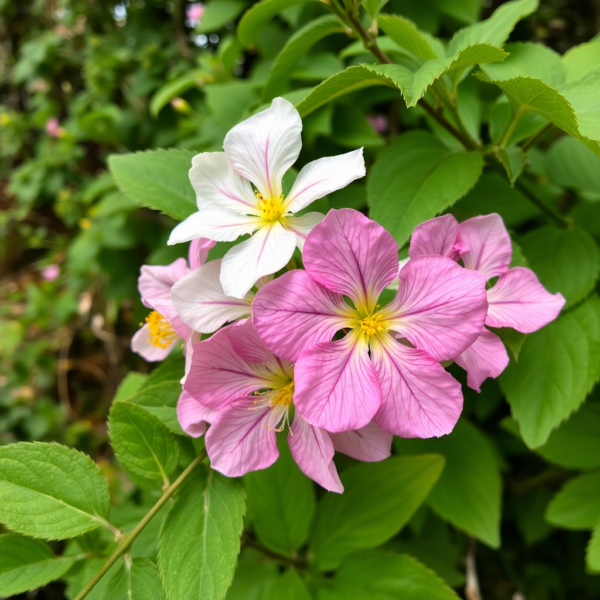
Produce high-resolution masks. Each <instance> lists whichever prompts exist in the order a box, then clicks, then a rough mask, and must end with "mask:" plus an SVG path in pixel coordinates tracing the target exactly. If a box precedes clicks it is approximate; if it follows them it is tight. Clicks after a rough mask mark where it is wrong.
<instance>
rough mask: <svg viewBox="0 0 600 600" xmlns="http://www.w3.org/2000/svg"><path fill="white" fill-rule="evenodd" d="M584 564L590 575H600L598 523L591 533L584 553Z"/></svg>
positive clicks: (599, 527)
mask: <svg viewBox="0 0 600 600" xmlns="http://www.w3.org/2000/svg"><path fill="white" fill-rule="evenodd" d="M585 562H586V564H587V567H588V569H589V570H590V571H592V573H600V523H598V525H596V527H595V528H594V530H593V531H592V537H591V538H590V541H589V542H588V545H587V548H586V552H585Z"/></svg>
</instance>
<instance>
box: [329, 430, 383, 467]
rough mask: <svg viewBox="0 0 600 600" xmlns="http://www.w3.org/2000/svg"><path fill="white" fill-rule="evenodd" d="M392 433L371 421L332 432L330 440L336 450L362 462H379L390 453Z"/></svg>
mask: <svg viewBox="0 0 600 600" xmlns="http://www.w3.org/2000/svg"><path fill="white" fill-rule="evenodd" d="M393 437H394V436H393V435H392V434H391V433H388V432H387V431H384V430H383V429H381V427H379V425H377V423H375V421H371V422H370V423H369V424H368V425H366V426H365V427H363V428H362V429H357V430H355V431H344V432H342V433H332V434H331V440H332V441H333V447H334V448H335V451H336V452H341V453H342V454H347V455H348V456H351V457H352V458H355V459H356V460H362V461H363V462H379V461H380V460H384V459H386V458H387V457H388V456H390V455H391V453H392V439H393Z"/></svg>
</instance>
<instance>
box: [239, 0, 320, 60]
mask: <svg viewBox="0 0 600 600" xmlns="http://www.w3.org/2000/svg"><path fill="white" fill-rule="evenodd" d="M306 2H309V0H261V1H260V2H257V3H256V4H254V5H253V6H252V7H251V8H250V9H249V10H247V11H246V12H245V13H244V16H243V17H242V18H241V20H240V22H239V25H238V29H237V33H238V38H239V40H240V42H241V43H242V45H243V46H244V47H245V48H248V47H249V46H251V45H252V44H253V43H254V42H255V41H256V38H257V37H258V34H259V33H260V32H261V31H262V30H263V28H264V27H265V25H266V24H267V23H268V22H269V21H270V20H271V19H272V18H273V17H274V16H275V15H277V14H279V13H280V12H281V11H283V10H285V9H286V8H289V7H290V6H295V5H297V4H305V3H306Z"/></svg>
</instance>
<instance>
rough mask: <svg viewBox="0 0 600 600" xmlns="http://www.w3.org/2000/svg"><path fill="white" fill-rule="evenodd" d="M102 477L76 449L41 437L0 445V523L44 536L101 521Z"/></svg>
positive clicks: (62, 535)
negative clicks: (48, 442)
mask: <svg viewBox="0 0 600 600" xmlns="http://www.w3.org/2000/svg"><path fill="white" fill-rule="evenodd" d="M109 508H110V496H109V492H108V483H107V482H106V479H105V478H104V476H103V475H102V473H101V472H100V469H99V468H98V465H96V463H95V462H94V461H93V460H92V459H91V458H89V457H88V456H86V455H85V454H82V453H81V452H78V451H77V450H73V449H71V448H67V447H66V446H60V445H59V444H46V443H42V442H34V443H26V442H21V443H19V444H10V445H8V446H2V447H0V523H4V525H6V526H7V527H9V528H10V529H12V530H14V531H17V532H19V533H23V534H25V535H30V536H32V537H38V538H43V539H46V540H64V539H67V538H71V537H75V536H76V535H81V534H82V533H85V532H86V531H91V530H92V529H97V528H98V527H101V526H102V525H104V524H105V523H106V518H107V517H108V510H109Z"/></svg>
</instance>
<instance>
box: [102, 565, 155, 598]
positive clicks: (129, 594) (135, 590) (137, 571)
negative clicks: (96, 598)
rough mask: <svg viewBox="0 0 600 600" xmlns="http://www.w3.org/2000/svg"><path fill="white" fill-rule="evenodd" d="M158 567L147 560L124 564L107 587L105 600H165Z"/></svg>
mask: <svg viewBox="0 0 600 600" xmlns="http://www.w3.org/2000/svg"><path fill="white" fill-rule="evenodd" d="M164 598H165V593H164V591H163V588H162V585H161V583H160V577H159V575H158V569H157V568H156V565H155V564H154V563H153V562H152V561H151V560H148V559H147V558H134V559H133V561H132V563H131V565H128V564H123V565H122V566H121V568H120V569H119V570H118V571H117V572H116V573H114V574H113V576H112V577H111V578H110V580H109V581H108V583H107V585H106V589H105V591H104V596H103V600H164Z"/></svg>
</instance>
